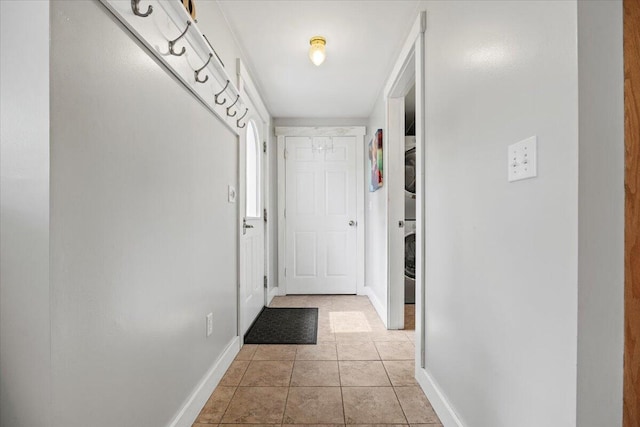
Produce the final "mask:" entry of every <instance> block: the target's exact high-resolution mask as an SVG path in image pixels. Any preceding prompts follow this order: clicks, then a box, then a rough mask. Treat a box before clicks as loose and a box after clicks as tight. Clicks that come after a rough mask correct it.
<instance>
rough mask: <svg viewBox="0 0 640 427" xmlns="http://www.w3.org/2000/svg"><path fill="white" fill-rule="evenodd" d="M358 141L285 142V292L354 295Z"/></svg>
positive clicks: (316, 139)
mask: <svg viewBox="0 0 640 427" xmlns="http://www.w3.org/2000/svg"><path fill="white" fill-rule="evenodd" d="M355 151H356V137H354V136H345V137H294V136H288V137H286V140H285V156H286V157H285V164H286V172H285V173H286V196H285V197H286V208H285V224H286V225H285V227H286V229H285V240H286V241H285V281H286V293H287V294H355V293H356V260H357V254H356V237H357V230H356V227H357V225H358V224H357V222H356V218H357V217H356V200H357V188H356V156H355Z"/></svg>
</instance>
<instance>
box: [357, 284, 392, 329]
mask: <svg viewBox="0 0 640 427" xmlns="http://www.w3.org/2000/svg"><path fill="white" fill-rule="evenodd" d="M363 291H364V292H363V294H364V295H366V296H368V297H369V301H371V305H373V308H375V309H376V312H377V313H378V316H380V319H381V320H382V322H383V323H384V326H385V327H387V307H386V306H385V305H384V304H382V303H381V302H380V300H379V299H378V296H377V295H376V294H375V293H374V292H373V291H372V290H371V288H369V287H367V286H365V287H364V288H363Z"/></svg>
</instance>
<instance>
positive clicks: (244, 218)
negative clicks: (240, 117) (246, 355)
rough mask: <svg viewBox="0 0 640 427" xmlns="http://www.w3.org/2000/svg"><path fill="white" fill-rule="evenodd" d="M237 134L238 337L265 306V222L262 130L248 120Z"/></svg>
mask: <svg viewBox="0 0 640 427" xmlns="http://www.w3.org/2000/svg"><path fill="white" fill-rule="evenodd" d="M243 130H244V132H241V133H240V188H241V191H240V213H241V224H240V335H244V334H245V332H247V329H248V328H249V326H251V324H252V323H253V321H254V320H255V318H256V317H257V316H258V314H259V313H260V311H261V310H262V308H263V307H264V302H265V297H264V220H263V216H262V209H263V208H262V199H263V197H262V190H263V179H262V176H263V174H262V167H263V162H262V142H261V128H260V126H259V125H258V124H256V122H255V121H253V120H249V121H248V122H247V125H246V128H245V129H243Z"/></svg>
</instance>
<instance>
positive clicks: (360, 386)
mask: <svg viewBox="0 0 640 427" xmlns="http://www.w3.org/2000/svg"><path fill="white" fill-rule="evenodd" d="M271 307H318V309H319V310H318V311H319V319H318V344H316V345H249V344H247V345H245V346H243V347H242V349H241V350H240V353H238V355H237V356H236V359H235V361H234V362H233V363H232V365H231V366H230V367H229V369H228V370H227V372H226V374H225V375H224V377H223V378H222V380H221V381H220V384H219V385H218V387H217V388H216V389H215V391H214V392H213V394H212V395H211V397H210V398H209V401H208V402H207V403H206V404H205V406H204V408H203V409H202V411H201V412H200V415H199V416H198V419H197V420H196V423H195V424H193V426H194V427H211V425H220V426H223V425H226V424H235V425H239V424H251V425H253V426H258V425H267V424H268V425H270V426H273V425H274V424H275V425H286V426H287V427H293V426H294V425H307V426H309V425H325V426H344V425H345V424H348V425H362V426H364V425H371V424H378V425H398V426H400V425H412V426H424V427H441V424H440V421H439V420H438V417H437V416H436V414H435V412H434V411H433V408H432V407H431V405H430V404H429V401H428V400H427V398H426V397H425V395H424V393H423V392H422V390H421V389H420V387H419V386H418V385H417V383H416V381H415V379H414V374H413V370H414V361H413V360H414V351H415V350H414V343H413V339H414V334H413V331H412V330H404V331H388V330H386V329H385V328H384V325H383V323H382V321H381V320H380V318H379V317H378V315H377V313H376V311H375V310H374V309H373V306H372V305H371V303H370V302H369V299H368V298H367V297H360V296H352V295H348V296H333V295H321V296H287V297H276V298H274V300H273V302H272V303H271ZM411 309H412V307H409V308H408V309H407V310H408V311H407V312H406V313H407V314H406V315H407V316H412V315H413V313H412V311H411ZM407 323H408V325H411V323H409V322H407Z"/></svg>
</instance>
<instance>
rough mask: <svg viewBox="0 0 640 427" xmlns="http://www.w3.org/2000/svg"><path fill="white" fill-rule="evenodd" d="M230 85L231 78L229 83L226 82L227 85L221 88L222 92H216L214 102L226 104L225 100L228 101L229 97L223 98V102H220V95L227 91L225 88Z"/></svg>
mask: <svg viewBox="0 0 640 427" xmlns="http://www.w3.org/2000/svg"><path fill="white" fill-rule="evenodd" d="M228 87H229V80H227V84H226V85H224V87H223V88H222V90H221V91H220V92H218V93H216V95H215V97H214V98H213V100H214V102H215V103H216V104H218V105H222V104H224V103H225V102H227V98H223V99H222V102H218V97H219V96H220V95H222V94H223V93H224V91H225V90H227V88H228Z"/></svg>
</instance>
